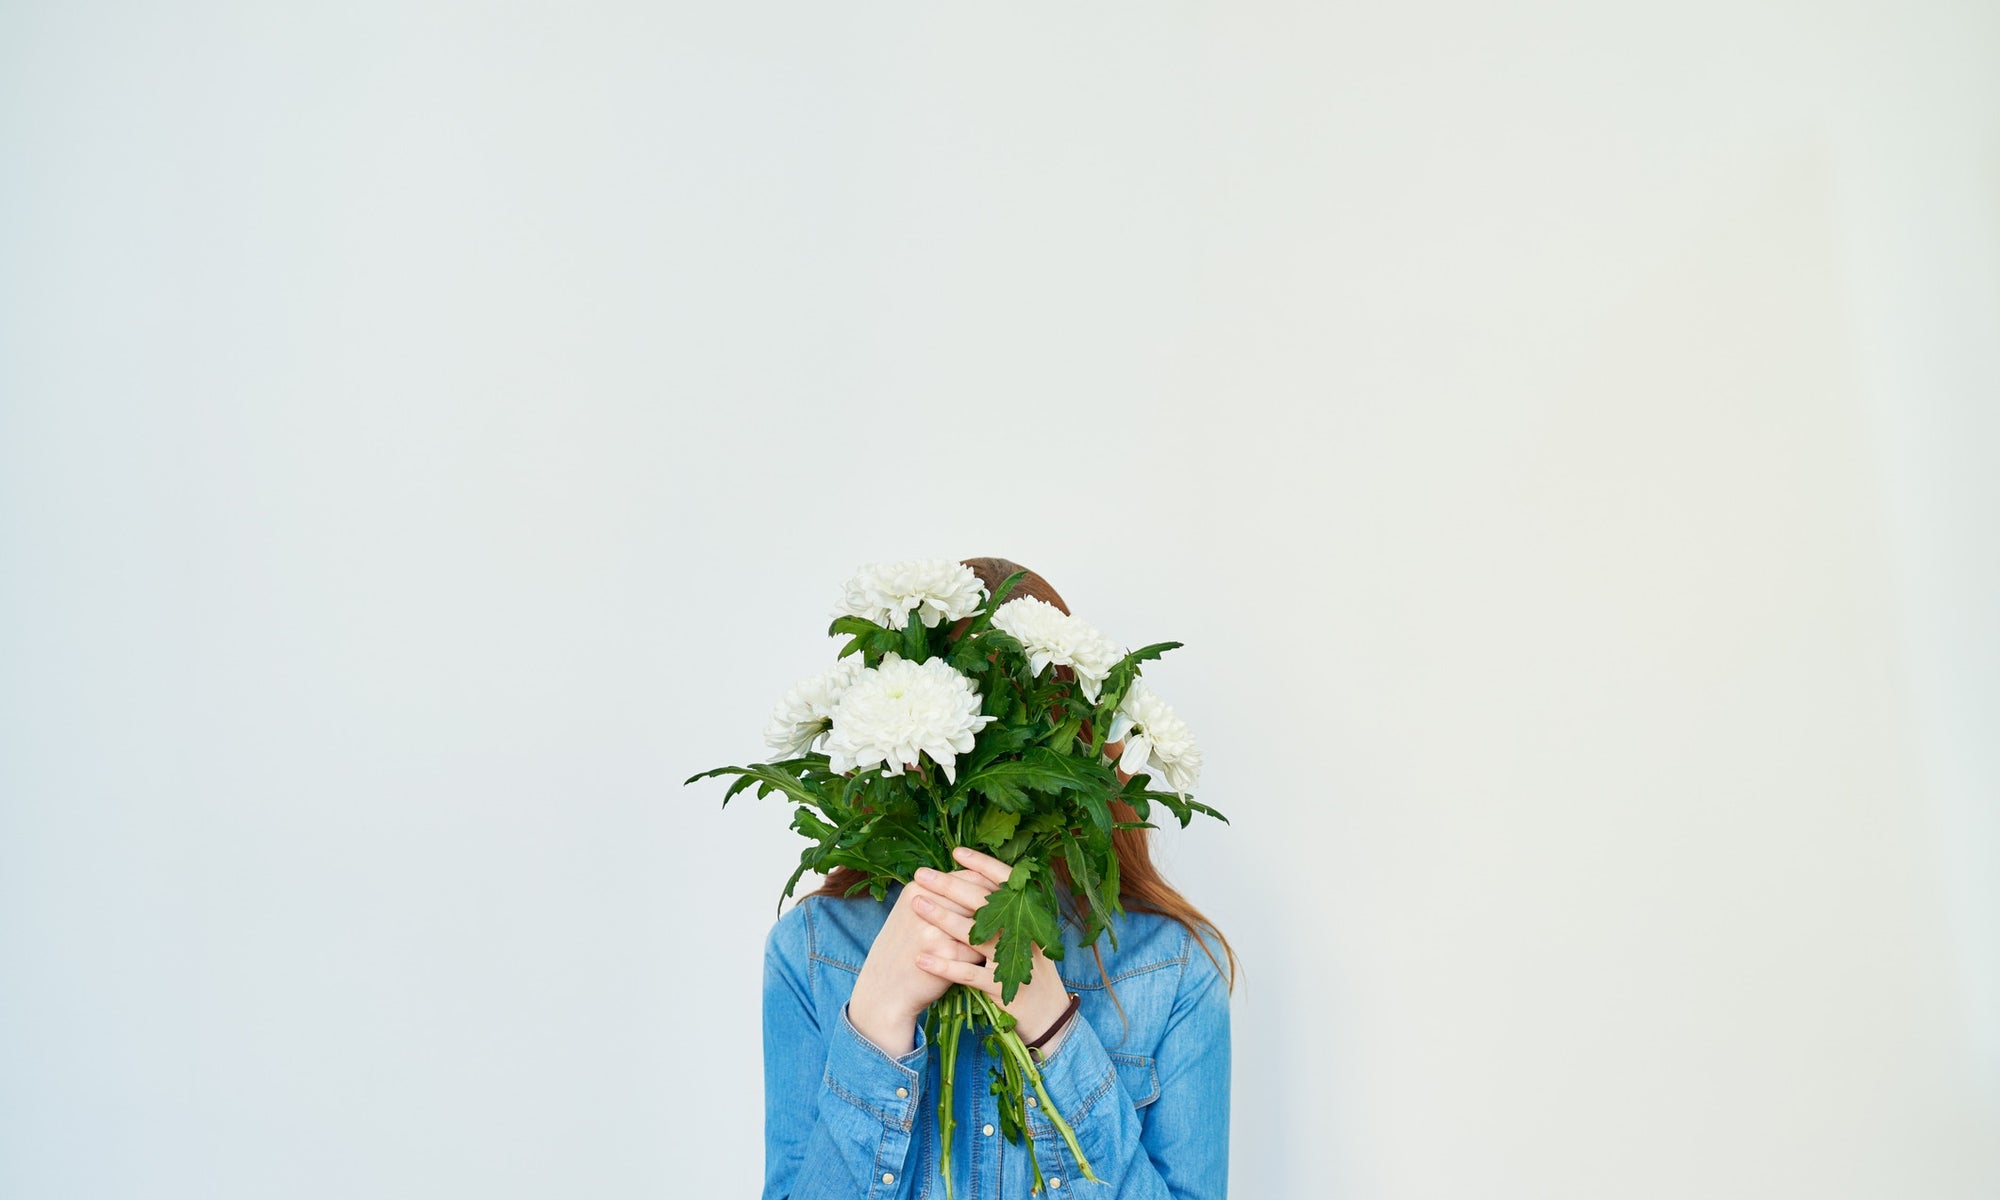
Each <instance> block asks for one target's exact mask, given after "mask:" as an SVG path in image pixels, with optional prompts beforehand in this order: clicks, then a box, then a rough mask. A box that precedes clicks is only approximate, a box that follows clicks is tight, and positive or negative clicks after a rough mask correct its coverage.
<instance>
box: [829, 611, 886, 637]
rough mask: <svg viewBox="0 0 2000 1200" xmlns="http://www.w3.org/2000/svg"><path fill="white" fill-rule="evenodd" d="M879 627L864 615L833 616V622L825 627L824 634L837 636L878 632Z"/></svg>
mask: <svg viewBox="0 0 2000 1200" xmlns="http://www.w3.org/2000/svg"><path fill="white" fill-rule="evenodd" d="M881 628H882V627H881V626H880V625H877V624H876V623H875V622H873V621H871V620H869V619H868V618H866V617H857V616H852V615H849V616H842V617H835V618H834V619H833V624H831V625H829V626H827V627H826V636H828V637H838V636H840V635H841V634H843V633H852V634H869V633H875V632H878V631H879V630H880V629H881Z"/></svg>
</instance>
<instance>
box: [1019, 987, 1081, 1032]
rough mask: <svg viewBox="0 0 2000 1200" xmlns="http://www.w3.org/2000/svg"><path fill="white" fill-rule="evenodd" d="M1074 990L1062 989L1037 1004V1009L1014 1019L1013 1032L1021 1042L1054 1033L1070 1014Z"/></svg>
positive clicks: (1072, 1007)
mask: <svg viewBox="0 0 2000 1200" xmlns="http://www.w3.org/2000/svg"><path fill="white" fill-rule="evenodd" d="M1076 999H1077V995H1076V993H1075V992H1072V991H1068V990H1064V991H1061V992H1057V993H1056V994H1055V995H1054V996H1051V997H1048V998H1047V999H1046V1000H1044V1001H1043V1002H1042V1003H1041V1004H1039V1005H1038V1006H1037V1009H1038V1011H1036V1012H1034V1013H1026V1014H1023V1015H1022V1016H1020V1017H1017V1018H1016V1019H1015V1032H1016V1033H1018V1034H1019V1035H1020V1037H1021V1040H1022V1041H1023V1042H1040V1041H1045V1040H1047V1039H1048V1038H1049V1037H1050V1036H1051V1035H1053V1034H1055V1033H1056V1032H1057V1030H1058V1028H1059V1027H1060V1026H1061V1025H1063V1024H1064V1023H1065V1022H1066V1021H1067V1020H1068V1019H1069V1018H1070V1016H1071V1014H1072V1011H1073V1009H1074V1002H1075V1000H1076Z"/></svg>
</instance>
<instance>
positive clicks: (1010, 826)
mask: <svg viewBox="0 0 2000 1200" xmlns="http://www.w3.org/2000/svg"><path fill="white" fill-rule="evenodd" d="M1020 824H1021V814H1020V813H1017V812H1011V811H1009V810H1007V809H1004V808H997V807H995V808H989V809H987V810H986V812H985V813H984V814H983V815H982V816H981V817H980V818H979V824H978V825H977V826H976V827H975V828H974V829H973V833H972V840H973V841H974V842H976V843H978V844H979V845H981V846H989V847H990V846H999V845H1001V844H1003V843H1005V842H1006V841H1007V839H1009V838H1011V837H1013V836H1014V831H1015V829H1017V828H1018V827H1019V826H1020Z"/></svg>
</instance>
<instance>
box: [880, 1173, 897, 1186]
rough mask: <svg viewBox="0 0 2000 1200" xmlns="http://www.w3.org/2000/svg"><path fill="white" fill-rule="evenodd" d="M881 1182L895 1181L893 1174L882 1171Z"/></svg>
mask: <svg viewBox="0 0 2000 1200" xmlns="http://www.w3.org/2000/svg"><path fill="white" fill-rule="evenodd" d="M882 1182H883V1183H894V1182H896V1177H895V1176H894V1175H891V1174H889V1173H888V1172H887V1171H884V1172H882Z"/></svg>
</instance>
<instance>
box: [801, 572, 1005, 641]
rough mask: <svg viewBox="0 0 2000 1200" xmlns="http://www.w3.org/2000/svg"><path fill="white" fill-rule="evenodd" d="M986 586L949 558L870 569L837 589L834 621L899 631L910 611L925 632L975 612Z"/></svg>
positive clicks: (981, 601) (980, 602)
mask: <svg viewBox="0 0 2000 1200" xmlns="http://www.w3.org/2000/svg"><path fill="white" fill-rule="evenodd" d="M985 602H986V585H985V584H983V583H981V582H979V576H977V575H975V574H973V571H972V568H971V567H968V566H966V565H965V564H964V563H962V562H958V561H956V560H953V559H949V558H925V559H910V560H906V561H903V562H889V563H869V564H868V565H867V566H864V567H862V568H861V569H860V570H859V571H856V572H855V573H854V577H853V578H852V579H849V580H848V581H847V583H846V585H845V586H844V587H843V588H842V589H841V597H840V603H839V604H838V605H837V606H835V608H834V610H833V615H834V616H836V617H843V616H854V617H860V618H862V619H864V620H868V621H873V622H875V623H876V624H877V625H880V626H882V627H883V628H885V629H901V628H902V627H903V622H904V621H905V620H906V619H907V618H908V617H909V613H910V610H911V609H916V610H917V619H919V620H921V621H922V622H923V623H924V628H926V629H935V628H937V623H938V622H939V621H956V620H958V619H959V618H960V617H969V616H971V615H972V614H973V613H975V612H977V611H979V606H980V605H981V604H983V603H985Z"/></svg>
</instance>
